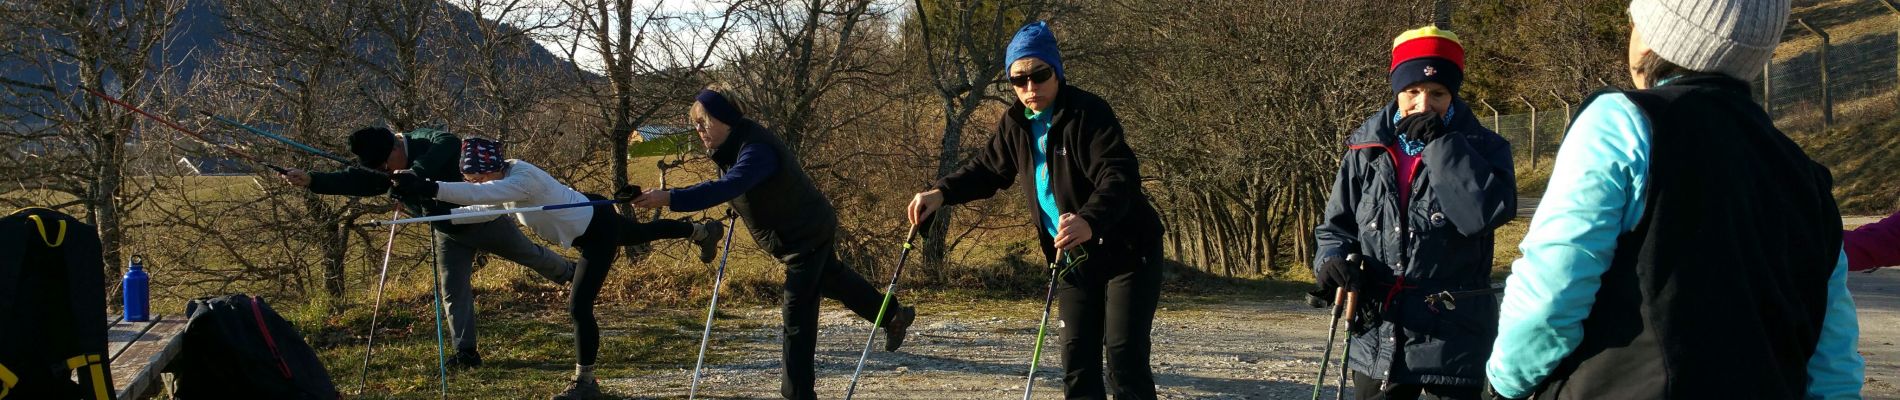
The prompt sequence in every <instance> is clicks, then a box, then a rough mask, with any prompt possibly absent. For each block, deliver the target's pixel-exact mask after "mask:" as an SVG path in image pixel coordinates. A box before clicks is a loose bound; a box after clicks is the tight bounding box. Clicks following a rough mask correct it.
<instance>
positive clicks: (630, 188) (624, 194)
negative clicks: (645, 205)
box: [614, 185, 645, 203]
mask: <svg viewBox="0 0 1900 400" xmlns="http://www.w3.org/2000/svg"><path fill="white" fill-rule="evenodd" d="M641 193H645V192H643V191H641V190H640V185H622V186H620V190H615V191H614V201H618V202H622V203H625V202H629V201H633V199H637V198H640V194H641Z"/></svg>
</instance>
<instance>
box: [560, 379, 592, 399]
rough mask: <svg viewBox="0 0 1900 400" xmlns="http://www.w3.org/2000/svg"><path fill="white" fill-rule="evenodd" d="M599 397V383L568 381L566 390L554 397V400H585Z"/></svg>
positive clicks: (590, 380)
mask: <svg viewBox="0 0 1900 400" xmlns="http://www.w3.org/2000/svg"><path fill="white" fill-rule="evenodd" d="M599 397H600V381H598V380H593V379H589V380H585V381H579V380H576V381H568V382H567V389H565V390H562V391H561V393H560V394H556V395H554V400H586V399H593V398H599Z"/></svg>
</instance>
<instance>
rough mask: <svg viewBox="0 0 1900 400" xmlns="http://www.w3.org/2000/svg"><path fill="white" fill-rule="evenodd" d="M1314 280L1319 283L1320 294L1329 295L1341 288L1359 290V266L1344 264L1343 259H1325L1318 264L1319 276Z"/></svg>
mask: <svg viewBox="0 0 1900 400" xmlns="http://www.w3.org/2000/svg"><path fill="white" fill-rule="evenodd" d="M1314 278H1316V279H1317V280H1318V281H1319V286H1320V288H1321V289H1323V290H1322V292H1326V293H1330V292H1332V290H1333V289H1337V288H1342V287H1343V288H1346V290H1356V289H1358V288H1359V266H1358V265H1352V264H1348V263H1346V258H1344V257H1327V258H1326V260H1324V261H1321V262H1320V265H1319V274H1318V276H1315V277H1314Z"/></svg>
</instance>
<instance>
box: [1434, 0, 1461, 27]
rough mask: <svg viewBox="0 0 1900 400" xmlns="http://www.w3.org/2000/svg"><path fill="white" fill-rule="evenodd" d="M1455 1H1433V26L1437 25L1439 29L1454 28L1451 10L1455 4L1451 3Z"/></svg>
mask: <svg viewBox="0 0 1900 400" xmlns="http://www.w3.org/2000/svg"><path fill="white" fill-rule="evenodd" d="M1455 1H1456V0H1437V1H1434V2H1433V3H1434V4H1432V6H1433V7H1432V26H1436V27H1438V29H1444V30H1452V29H1451V10H1452V7H1453V6H1452V4H1451V3H1453V2H1455Z"/></svg>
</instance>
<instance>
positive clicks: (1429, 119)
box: [1396, 112, 1451, 143]
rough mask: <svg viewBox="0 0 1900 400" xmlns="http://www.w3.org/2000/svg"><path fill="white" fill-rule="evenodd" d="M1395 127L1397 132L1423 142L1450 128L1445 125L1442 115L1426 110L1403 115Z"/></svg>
mask: <svg viewBox="0 0 1900 400" xmlns="http://www.w3.org/2000/svg"><path fill="white" fill-rule="evenodd" d="M1396 128H1397V129H1398V130H1399V133H1403V134H1406V137H1408V138H1411V139H1412V140H1417V141H1420V142H1424V143H1431V142H1432V141H1433V140H1437V139H1438V138H1441V137H1444V136H1445V135H1446V134H1448V133H1450V132H1451V129H1450V128H1447V127H1445V119H1444V118H1443V117H1440V116H1438V115H1435V114H1432V113H1428V112H1422V113H1417V114H1412V116H1410V117H1405V119H1401V120H1399V124H1398V125H1397V126H1396Z"/></svg>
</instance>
